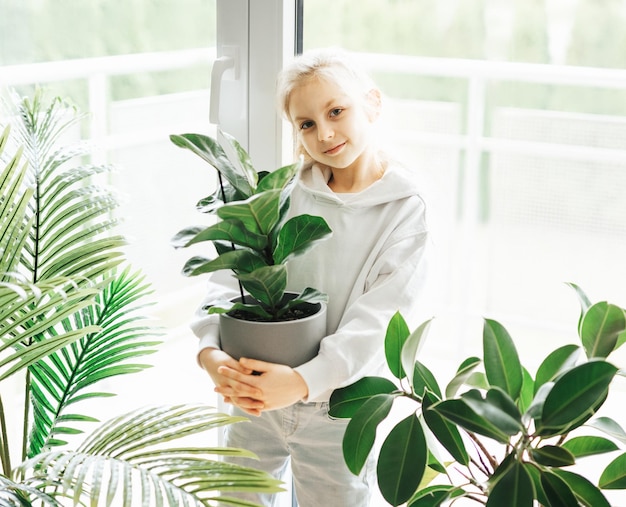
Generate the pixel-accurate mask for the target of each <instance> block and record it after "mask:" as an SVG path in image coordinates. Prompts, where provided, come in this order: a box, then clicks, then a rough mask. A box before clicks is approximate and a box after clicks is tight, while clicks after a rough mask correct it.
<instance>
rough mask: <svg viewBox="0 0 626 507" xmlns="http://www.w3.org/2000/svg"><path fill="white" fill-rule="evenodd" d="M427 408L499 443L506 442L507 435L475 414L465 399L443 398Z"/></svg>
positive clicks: (487, 420)
mask: <svg viewBox="0 0 626 507" xmlns="http://www.w3.org/2000/svg"><path fill="white" fill-rule="evenodd" d="M429 410H434V411H435V412H436V413H437V414H439V415H440V416H442V417H443V418H445V419H447V420H448V421H451V422H453V423H454V424H456V425H458V426H461V427H462V428H465V429H466V430H467V431H471V432H474V433H478V434H480V435H484V436H486V437H489V438H492V439H494V440H496V441H498V442H501V443H508V441H509V435H508V434H507V433H506V432H504V431H502V430H501V429H500V428H498V427H497V426H495V425H494V424H492V423H491V421H490V420H489V419H487V418H485V417H483V416H482V415H479V414H477V413H476V412H475V411H474V409H473V407H471V406H470V404H469V403H468V400H466V399H452V400H444V401H440V402H438V403H435V404H434V405H432V406H431V407H430V409H429Z"/></svg>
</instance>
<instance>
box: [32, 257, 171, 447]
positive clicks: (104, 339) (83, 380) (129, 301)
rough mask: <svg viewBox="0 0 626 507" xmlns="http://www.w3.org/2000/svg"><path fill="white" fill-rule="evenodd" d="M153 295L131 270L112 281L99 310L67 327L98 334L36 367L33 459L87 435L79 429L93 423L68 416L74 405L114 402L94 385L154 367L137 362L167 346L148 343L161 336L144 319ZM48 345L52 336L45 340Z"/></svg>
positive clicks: (100, 296) (83, 312)
mask: <svg viewBox="0 0 626 507" xmlns="http://www.w3.org/2000/svg"><path fill="white" fill-rule="evenodd" d="M150 291H151V289H150V286H149V285H148V284H147V283H145V280H144V277H143V276H142V275H141V274H140V273H138V272H134V273H133V272H131V271H130V268H129V267H127V268H126V269H125V270H124V271H122V272H120V273H119V274H117V275H116V276H113V277H112V278H111V279H110V280H109V282H108V285H106V286H105V287H104V288H103V289H102V291H101V292H100V293H99V294H97V295H96V297H95V301H94V304H93V305H90V306H86V307H84V308H83V309H82V310H81V311H80V312H77V313H75V314H73V316H72V318H68V319H65V320H64V321H63V323H62V324H63V330H64V331H65V332H66V333H67V332H72V331H74V332H77V331H79V330H81V329H94V328H95V329H97V331H96V332H93V333H89V334H87V335H85V336H83V337H82V338H81V339H80V340H78V341H75V342H74V343H72V345H71V346H70V347H66V348H63V349H61V350H59V351H57V352H55V353H53V354H50V355H49V356H48V357H46V358H45V359H42V360H41V361H40V362H38V363H37V364H35V365H33V366H32V367H31V369H30V371H31V375H32V399H33V407H34V410H35V413H36V415H37V417H35V424H34V426H33V429H32V431H31V435H30V444H29V455H31V456H32V455H33V454H36V453H38V452H40V451H42V450H43V449H45V448H50V447H52V446H54V445H63V444H65V443H66V442H65V441H64V440H62V439H59V438H58V436H59V435H68V434H75V433H79V432H82V430H80V429H78V428H77V427H76V423H84V422H86V421H92V420H93V419H92V418H88V417H87V416H84V415H81V414H77V413H71V414H70V413H68V412H67V410H68V407H69V406H70V405H75V404H76V403H78V402H79V401H81V400H83V399H86V398H93V397H103V396H108V393H101V392H87V389H89V388H91V387H92V385H93V384H95V383H97V382H99V381H101V380H103V379H107V378H111V377H114V376H118V375H126V374H129V373H135V372H138V371H141V370H143V369H145V368H148V367H149V366H148V365H145V364H137V363H134V362H132V361H133V360H135V359H137V358H139V357H141V356H144V355H146V354H152V353H154V352H156V349H155V348H154V347H155V346H156V345H158V344H160V343H161V342H159V341H147V340H144V338H146V337H147V336H155V335H156V334H158V332H157V330H156V328H155V327H154V326H147V325H143V322H144V321H145V320H146V319H147V317H145V316H144V315H141V314H140V313H139V310H141V309H142V308H143V307H144V306H146V305H145V304H144V303H142V302H141V301H142V300H143V299H144V298H145V297H146V296H147V295H148V294H149V293H150ZM48 340H50V336H47V337H46V338H45V341H48ZM72 410H73V411H74V412H75V411H76V409H75V408H72Z"/></svg>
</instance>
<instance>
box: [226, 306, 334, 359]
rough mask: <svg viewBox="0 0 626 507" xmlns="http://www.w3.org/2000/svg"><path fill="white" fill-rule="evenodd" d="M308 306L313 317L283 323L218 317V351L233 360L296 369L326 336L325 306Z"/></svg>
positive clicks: (311, 356) (317, 350) (228, 316)
mask: <svg viewBox="0 0 626 507" xmlns="http://www.w3.org/2000/svg"><path fill="white" fill-rule="evenodd" d="M294 296H295V294H294ZM240 300H241V298H237V299H235V300H234V301H240ZM311 306H314V307H317V312H316V313H314V314H313V315H310V316H308V317H305V318H303V319H299V320H289V321H284V322H257V321H249V320H243V319H236V318H234V317H231V316H230V315H227V314H221V315H220V342H221V346H222V350H223V351H224V352H226V353H227V354H229V355H230V356H232V357H234V358H235V359H239V358H241V357H247V358H250V359H259V360H261V361H267V362H270V363H278V364H286V365H288V366H291V367H292V368H295V367H296V366H300V365H301V364H303V363H306V362H307V361H309V360H311V359H313V358H314V357H315V356H316V355H317V353H318V352H319V346H320V341H321V340H322V338H324V336H326V305H325V304H319V303H318V304H315V305H311Z"/></svg>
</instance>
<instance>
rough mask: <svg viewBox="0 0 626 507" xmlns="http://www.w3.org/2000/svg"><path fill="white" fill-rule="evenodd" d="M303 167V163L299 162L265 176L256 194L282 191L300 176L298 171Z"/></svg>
mask: <svg viewBox="0 0 626 507" xmlns="http://www.w3.org/2000/svg"><path fill="white" fill-rule="evenodd" d="M300 167H302V162H301V161H298V162H296V163H295V164H290V165H286V166H284V167H281V168H279V169H276V170H275V171H272V172H271V173H269V174H267V175H266V176H264V177H263V178H262V179H261V181H259V184H258V186H257V189H256V193H261V192H265V191H267V190H282V189H284V188H285V186H286V185H287V184H288V183H289V182H291V181H292V180H293V178H294V177H295V176H296V174H298V171H299V169H300Z"/></svg>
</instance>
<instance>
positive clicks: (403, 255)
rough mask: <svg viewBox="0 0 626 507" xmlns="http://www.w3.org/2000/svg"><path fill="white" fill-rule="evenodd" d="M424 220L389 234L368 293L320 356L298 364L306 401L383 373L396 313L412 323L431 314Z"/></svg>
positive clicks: (328, 339) (323, 345)
mask: <svg viewBox="0 0 626 507" xmlns="http://www.w3.org/2000/svg"><path fill="white" fill-rule="evenodd" d="M422 218H423V217H420V218H419V219H418V220H419V222H418V223H416V222H415V221H413V222H412V223H411V224H405V227H404V228H403V229H402V230H398V231H395V232H394V234H392V235H391V236H390V237H389V239H388V241H387V242H386V244H385V247H384V248H383V249H382V251H381V253H380V254H379V256H378V257H377V259H376V260H375V262H374V263H373V265H372V268H371V269H370V270H369V272H368V273H367V275H366V280H364V286H365V290H364V292H363V293H362V294H361V295H360V296H358V297H357V298H356V299H354V301H353V302H352V303H351V304H349V306H348V307H347V308H346V311H345V313H344V315H343V317H342V319H341V322H340V324H339V327H338V328H337V331H336V332H335V333H334V334H331V335H329V336H327V337H325V338H324V339H323V340H322V342H321V344H320V352H319V354H318V355H317V356H316V357H315V358H313V359H312V360H311V361H309V362H307V363H305V364H303V365H301V366H299V367H297V368H296V371H297V372H298V373H299V374H300V375H301V376H302V377H303V378H304V380H305V382H306V383H307V385H308V388H309V396H308V400H307V401H321V400H327V399H328V397H329V396H330V394H331V392H332V390H334V389H336V388H339V387H344V386H347V385H349V384H351V383H353V382H355V381H356V380H358V379H359V378H361V377H363V376H366V375H376V374H380V372H381V371H382V368H384V365H385V354H384V338H385V334H386V330H387V325H388V323H389V320H390V319H391V317H392V316H393V315H394V314H395V313H396V312H397V311H400V312H401V313H402V315H403V316H404V317H405V318H406V319H407V321H408V322H409V323H411V321H414V320H415V319H416V318H417V317H419V318H422V317H427V318H428V317H430V316H431V314H430V313H429V310H431V309H430V308H427V307H426V306H427V305H426V300H427V295H426V292H427V273H428V271H429V270H428V268H427V264H428V257H429V251H430V240H429V234H428V232H427V231H426V230H425V227H424V223H423V220H422Z"/></svg>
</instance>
